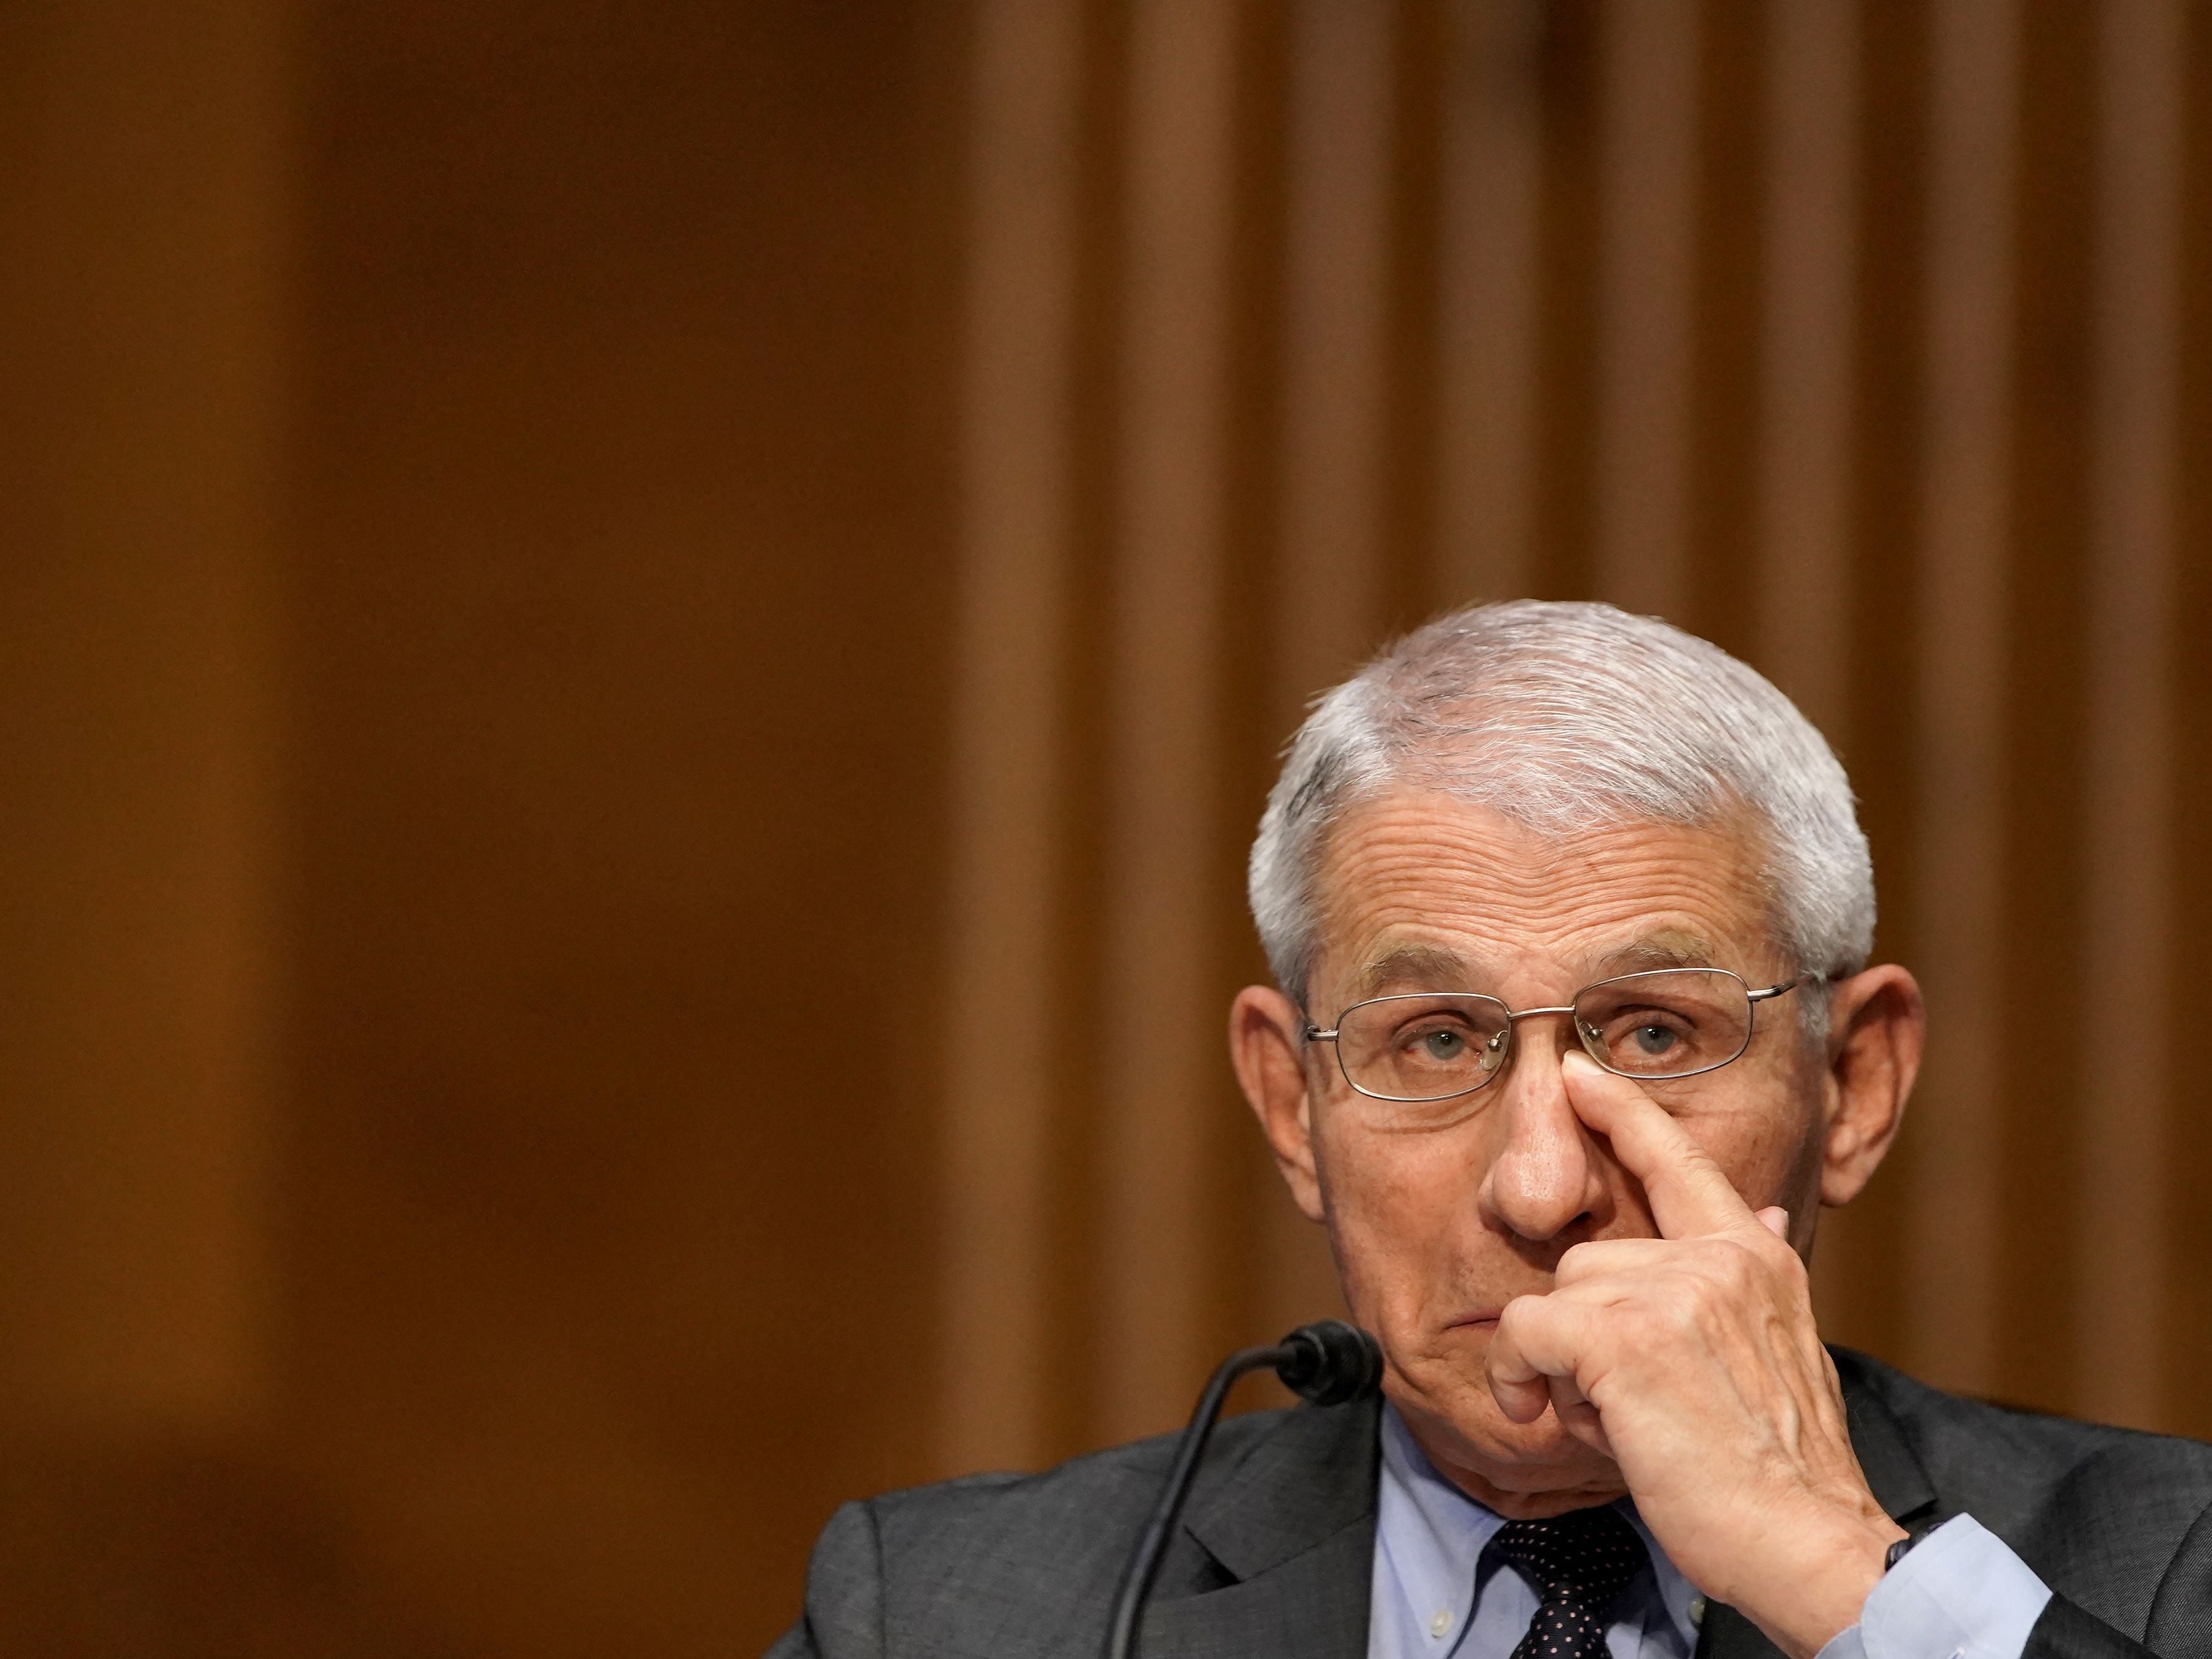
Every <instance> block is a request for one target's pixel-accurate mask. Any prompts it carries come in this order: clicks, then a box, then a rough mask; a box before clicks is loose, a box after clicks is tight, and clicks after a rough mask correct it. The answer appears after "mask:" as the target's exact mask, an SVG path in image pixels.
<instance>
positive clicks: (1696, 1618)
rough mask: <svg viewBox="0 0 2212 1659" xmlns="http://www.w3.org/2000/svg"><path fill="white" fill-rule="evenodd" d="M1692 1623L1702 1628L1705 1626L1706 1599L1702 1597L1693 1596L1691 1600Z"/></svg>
mask: <svg viewBox="0 0 2212 1659" xmlns="http://www.w3.org/2000/svg"><path fill="white" fill-rule="evenodd" d="M1690 1622H1691V1623H1692V1625H1695V1626H1699V1627H1700V1628H1702V1627H1703V1626H1704V1625H1705V1597H1704V1596H1702V1595H1693V1596H1692V1597H1691V1598H1690Z"/></svg>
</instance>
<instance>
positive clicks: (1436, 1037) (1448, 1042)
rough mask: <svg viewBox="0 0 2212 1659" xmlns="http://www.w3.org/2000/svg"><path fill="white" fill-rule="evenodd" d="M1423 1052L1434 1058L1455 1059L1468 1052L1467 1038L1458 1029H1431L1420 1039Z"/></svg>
mask: <svg viewBox="0 0 2212 1659" xmlns="http://www.w3.org/2000/svg"><path fill="white" fill-rule="evenodd" d="M1420 1048H1421V1052H1422V1053H1423V1054H1425V1055H1426V1056H1427V1057H1428V1058H1429V1059H1431V1060H1457V1059H1458V1058H1459V1057H1460V1056H1461V1055H1462V1054H1465V1053H1466V1052H1467V1039H1466V1038H1465V1037H1463V1036H1461V1035H1460V1034H1459V1033H1458V1032H1457V1031H1430V1032H1426V1033H1425V1034H1424V1035H1423V1036H1422V1037H1421V1039H1420Z"/></svg>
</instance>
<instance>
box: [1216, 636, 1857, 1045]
mask: <svg viewBox="0 0 2212 1659" xmlns="http://www.w3.org/2000/svg"><path fill="white" fill-rule="evenodd" d="M1394 787H1409V788H1420V789H1432V790H1437V791H1439V792H1441V793H1446V794H1449V795H1451V796H1453V797H1455V798H1456V799H1461V800H1464V801H1468V802H1471V803H1474V804H1475V805H1480V806H1485V807H1488V808H1489V809H1491V810H1492V811H1496V812H1498V813H1500V814H1502V815H1503V816H1504V817H1508V818H1510V819H1511V820H1513V821H1514V822H1516V823H1520V824H1522V825H1524V826H1526V827H1528V828H1529V829H1535V830H1537V831H1539V832H1541V833H1545V834H1553V835H1558V834H1565V833H1571V832H1573V831H1575V830H1577V829H1588V828H1592V827H1595V826H1599V825H1602V824H1607V823H1618V822H1620V821H1622V820H1624V819H1637V818H1643V819H1650V820H1654V821H1656V822H1660V823H1680V824H1711V823H1717V822H1720V821H1723V820H1724V819H1725V818H1727V817H1729V815H1731V814H1732V813H1734V812H1737V811H1743V810H1744V809H1746V808H1748V809H1749V811H1751V813H1752V814H1753V817H1754V819H1755V820H1756V821H1757V823H1758V824H1759V829H1761V831H1763V834H1764V840H1765V846H1764V848H1762V853H1763V856H1764V860H1765V863H1764V870H1763V878H1764V881H1765V886H1766V889H1767V897H1768V902H1769V904H1770V906H1771V911H1772V915H1773V919H1774V925H1775V927H1776V929H1777V933H1778V941H1777V942H1778V944H1779V945H1782V947H1783V948H1784V950H1785V951H1788V952H1789V953H1790V954H1791V955H1792V956H1794V957H1795V958H1796V963H1797V967H1798V969H1799V971H1801V972H1807V973H1818V974H1824V975H1830V976H1831V977H1835V976H1840V975H1845V974H1851V973H1856V972H1857V971H1858V969H1861V968H1863V967H1864V966H1865V965H1866V959H1867V956H1868V953H1869V951H1871V950H1872V949H1873V948H1874V913H1875V906H1874V866H1873V862H1872V860H1871V859H1870V858H1869V856H1868V853H1867V842H1866V836H1864V835H1863V833H1862V832H1861V831H1860V829H1859V825H1858V817H1857V812H1856V811H1854V809H1853V804H1852V799H1851V786H1850V780H1849V779H1848V778H1846V777H1845V776H1844V769H1843V766H1842V765H1841V763H1838V760H1837V759H1836V757H1835V754H1834V751H1833V750H1831V749H1830V748H1829V747H1828V744H1827V742H1826V739H1825V738H1822V737H1821V736H1820V732H1818V731H1816V730H1815V729H1814V726H1813V724H1812V722H1811V721H1809V720H1807V719H1806V718H1805V717H1804V715H1802V714H1799V713H1798V712H1797V709H1796V705H1794V704H1793V703H1791V702H1790V699H1789V698H1787V697H1785V696H1783V695H1782V693H1781V692H1780V691H1778V690H1776V689H1775V688H1774V686H1773V685H1772V684H1771V683H1770V682H1768V681H1767V680H1766V679H1765V678H1762V677H1761V676H1759V674H1757V673H1755V672H1754V671H1753V670H1751V669H1750V668H1748V667H1747V666H1745V665H1743V664H1742V663H1740V662H1738V661H1737V660H1736V659H1735V658H1734V657H1731V656H1729V654H1728V653H1726V652H1725V651H1723V650H1722V649H1721V648H1720V647H1717V646H1715V645H1711V644H1708V643H1707V642H1706V641H1704V640H1701V639H1699V638H1698V637H1696V636H1695V635H1691V634H1686V633H1684V632H1683V631H1682V630H1681V629H1679V628H1676V627H1674V626H1673V625H1671V624H1670V623H1664V622H1661V621H1660V620H1658V618H1656V617H1633V616H1630V615H1628V614H1627V613H1626V611H1616V610H1615V609H1613V607H1612V606H1611V605H1585V604H1552V603H1546V602H1543V601H1541V600H1535V599H1516V600H1513V601H1510V602H1509V603H1506V604H1502V605H1473V606H1470V607H1468V609H1466V610H1463V611H1455V612H1454V613H1453V614H1451V615H1449V616H1447V617H1439V618H1438V619H1437V621H1435V622H1432V623H1429V624H1428V625H1427V626H1426V627H1425V628H1422V629H1418V630H1417V631H1415V632H1414V633H1412V634H1409V635H1407V636H1406V637H1405V638H1404V639H1402V640H1401V641H1398V642H1397V643H1396V644H1395V645H1393V646H1391V647H1389V648H1388V649H1386V650H1384V651H1383V653H1382V654H1380V655H1379V656H1377V657H1376V658H1375V659H1373V660H1372V661H1371V662H1370V663H1369V664H1368V665H1366V666H1365V667H1364V668H1363V669H1361V670H1360V671H1359V672H1358V673H1357V674H1355V675H1354V676H1352V678H1350V679H1348V680H1346V682H1345V683H1344V684H1341V685H1340V686H1338V687H1337V688H1336V689H1335V690H1332V691H1330V692H1328V693H1327V694H1326V695H1324V696H1322V697H1321V698H1320V699H1319V701H1317V702H1316V703H1315V704H1314V707H1313V713H1312V714H1311V715H1310V716H1309V717H1308V718H1307V720H1306V722H1305V724H1304V726H1300V727H1299V728H1298V732H1297V736H1296V737H1295V738H1292V739H1291V746H1290V750H1289V753H1288V756H1287V757H1286V758H1285V761H1284V763H1283V772H1282V775H1281V777H1279V779H1277V780H1276V782H1275V787H1274V789H1273V792H1272V793H1269V795H1268V797H1267V811H1266V812H1265V813H1264V814H1263V815H1262V816H1261V819H1260V834H1259V836H1258V838H1257V839H1256V840H1255V842H1253V843H1252V862H1251V870H1250V880H1249V892H1250V896H1251V901H1252V917H1253V920H1254V921H1255V922H1256V923H1257V924H1258V927H1259V930H1260V941H1261V945H1264V946H1265V947H1266V950H1267V963H1268V966H1269V967H1270V968H1271V969H1273V973H1274V975H1275V981H1276V983H1277V984H1278V985H1279V986H1280V987H1282V989H1283V991H1284V993H1285V994H1286V995H1288V996H1290V997H1291V998H1293V999H1294V1000H1297V1002H1298V1003H1299V1004H1300V1005H1301V1006H1304V1001H1305V995H1306V991H1307V988H1308V987H1307V980H1308V978H1309V976H1310V974H1311V973H1312V970H1313V965H1314V957H1315V953H1316V950H1317V948H1318V940H1317V939H1316V933H1317V922H1316V907H1317V899H1318V895H1317V893H1316V884H1317V881H1318V877H1319V871H1320V867H1321V863H1322V853H1323V850H1324V848H1325V846H1326V843H1327V841H1328V832H1329V829H1330V828H1331V826H1332V825H1334V823H1336V821H1337V820H1338V819H1339V818H1340V817H1342V815H1343V814H1344V812H1345V811H1346V808H1348V807H1350V806H1352V805H1356V804H1357V803H1358V802H1360V801H1363V800H1369V799H1374V798H1375V797H1376V796H1378V795H1380V794H1383V793H1386V792H1387V791H1388V790H1389V789H1391V788H1394ZM1805 1002H1806V1006H1807V1008H1808V1018H1817V1015H1815V1014H1814V1011H1815V1010H1818V1011H1819V1012H1821V1013H1824V1012H1825V1011H1826V998H1820V997H1808V998H1807V999H1805Z"/></svg>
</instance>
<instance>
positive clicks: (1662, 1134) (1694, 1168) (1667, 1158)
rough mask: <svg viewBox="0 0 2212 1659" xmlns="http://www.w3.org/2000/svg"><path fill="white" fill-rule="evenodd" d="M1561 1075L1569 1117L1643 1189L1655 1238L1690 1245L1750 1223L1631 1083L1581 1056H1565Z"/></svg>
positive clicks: (1708, 1162)
mask: <svg viewBox="0 0 2212 1659" xmlns="http://www.w3.org/2000/svg"><path fill="white" fill-rule="evenodd" d="M1562 1070H1563V1071H1564V1073H1565V1077H1566V1085H1567V1098H1568V1100H1569V1101H1570V1102H1571V1103H1573V1106H1574V1109H1575V1115H1577V1117H1579V1118H1581V1119H1582V1121H1583V1122H1584V1123H1586V1124H1588V1125H1589V1127H1591V1128H1592V1129H1595V1131H1597V1133H1600V1134H1601V1135H1603V1136H1604V1137H1605V1138H1606V1139H1607V1140H1609V1141H1611V1142H1612V1143H1613V1156H1614V1157H1615V1158H1619V1159H1620V1163H1621V1167H1622V1168H1624V1169H1626V1170H1627V1171H1628V1172H1629V1174H1631V1175H1632V1176H1635V1177H1636V1178H1637V1179H1638V1181H1640V1182H1643V1183H1644V1196H1645V1197H1646V1198H1647V1199H1649V1200H1650V1204H1651V1218H1652V1219H1653V1220H1654V1221H1656V1223H1658V1225H1659V1236H1660V1237H1662V1238H1695V1237H1700V1236H1702V1235H1704V1234H1707V1233H1718V1232H1725V1231H1728V1230H1729V1229H1730V1228H1733V1227H1738V1226H1741V1225H1743V1224H1744V1223H1745V1222H1747V1221H1752V1220H1753V1216H1752V1211H1751V1206H1749V1205H1748V1204H1747V1203H1745V1202H1744V1201H1743V1195H1742V1194H1741V1193H1739V1192H1737V1191H1736V1189H1735V1186H1734V1185H1733V1184H1732V1183H1730V1182H1729V1178H1728V1176H1726V1175H1724V1174H1723V1173H1722V1171H1721V1166H1720V1165H1719V1164H1716V1163H1714V1162H1713V1160H1712V1158H1711V1155H1710V1154H1709V1153H1707V1152H1706V1151H1705V1148H1704V1147H1702V1146H1699V1145H1698V1143H1697V1142H1696V1141H1694V1140H1692V1139H1690V1137H1689V1134H1688V1133H1687V1132H1686V1131H1685V1130H1684V1129H1683V1127H1682V1126H1681V1125H1680V1124H1679V1123H1677V1122H1675V1121H1674V1119H1673V1118H1671V1117H1669V1116H1668V1115H1667V1114H1666V1113H1665V1112H1662V1111H1661V1110H1660V1109H1659V1108H1658V1107H1657V1106H1656V1104H1654V1103H1653V1102H1652V1100H1651V1098H1650V1096H1648V1095H1646V1094H1645V1093H1644V1091H1643V1090H1641V1089H1639V1088H1638V1087H1637V1086H1636V1085H1635V1084H1634V1083H1632V1082H1631V1081H1630V1080H1629V1079H1626V1078H1625V1077H1616V1076H1614V1075H1613V1073H1610V1072H1608V1071H1607V1070H1606V1069H1605V1068H1604V1067H1603V1066H1600V1065H1599V1064H1598V1063H1597V1062H1596V1061H1595V1060H1592V1059H1590V1058H1589V1056H1588V1055H1587V1054H1568V1055H1566V1056H1565V1063H1564V1065H1563V1066H1562ZM1754 1225H1755V1224H1754Z"/></svg>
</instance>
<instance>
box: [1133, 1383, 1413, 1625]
mask: <svg viewBox="0 0 2212 1659" xmlns="http://www.w3.org/2000/svg"><path fill="white" fill-rule="evenodd" d="M1380 1409H1381V1408H1380V1407H1379V1406H1377V1405H1376V1403H1375V1402H1373V1401H1370V1402H1368V1403H1366V1404H1364V1405H1361V1406H1348V1407H1334V1408H1332V1409H1328V1410H1315V1409H1306V1410H1300V1411H1293V1412H1291V1413H1286V1414H1285V1416H1284V1417H1283V1418H1282V1419H1281V1420H1280V1422H1279V1425H1278V1426H1277V1427H1276V1428H1275V1429H1274V1431H1273V1432H1271V1433H1270V1434H1268V1435H1267V1437H1264V1438H1263V1439H1261V1441H1259V1442H1258V1443H1256V1444H1255V1445H1254V1447H1253V1448H1252V1449H1251V1450H1250V1451H1249V1453H1247V1454H1246V1455H1245V1456H1244V1457H1243V1460H1242V1461H1241V1462H1239V1463H1238V1464H1237V1466H1236V1467H1235V1468H1233V1469H1231V1470H1230V1471H1228V1472H1227V1474H1225V1476H1224V1477H1223V1478H1222V1480H1220V1481H1218V1483H1216V1484H1214V1485H1212V1486H1211V1487H1210V1488H1202V1489H1201V1490H1200V1492H1199V1494H1198V1495H1197V1497H1196V1498H1194V1500H1193V1502H1192V1504H1191V1507H1190V1510H1189V1512H1188V1514H1187V1516H1185V1519H1184V1522H1183V1529H1184V1531H1185V1533H1186V1534H1188V1539H1189V1541H1191V1542H1192V1543H1194V1544H1195V1546H1196V1547H1198V1548H1199V1549H1200V1550H1201V1551H1203V1552H1204V1553H1205V1555H1206V1557H1207V1558H1208V1559H1210V1560H1211V1562H1212V1565H1213V1566H1214V1568H1215V1569H1216V1570H1217V1573H1218V1577H1220V1578H1226V1579H1227V1580H1229V1581H1230V1582H1229V1583H1227V1584H1226V1585H1225V1586H1224V1587H1222V1588H1219V1589H1209V1590H1206V1591H1204V1592H1203V1593H1201V1594H1198V1595H1182V1596H1176V1597H1174V1598H1171V1599H1166V1600H1155V1601H1153V1603H1152V1607H1151V1608H1150V1610H1149V1611H1148V1612H1147V1613H1146V1619H1145V1625H1144V1629H1143V1632H1142V1633H1141V1635H1140V1636H1139V1641H1138V1649H1139V1652H1141V1653H1143V1654H1144V1655H1145V1656H1146V1659H1170V1656H1174V1659H1231V1656H1242V1655H1259V1654H1266V1655H1270V1656H1281V1659H1360V1656H1362V1655H1364V1653H1365V1652H1366V1651H1367V1598H1368V1589H1369V1585H1370V1581H1371V1579H1372V1577H1373V1573H1374V1559H1375V1486H1376V1473H1377V1459H1378V1456H1379V1450H1378V1442H1377V1438H1376V1434H1377V1427H1378V1421H1379V1416H1378V1414H1379V1412H1380Z"/></svg>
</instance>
